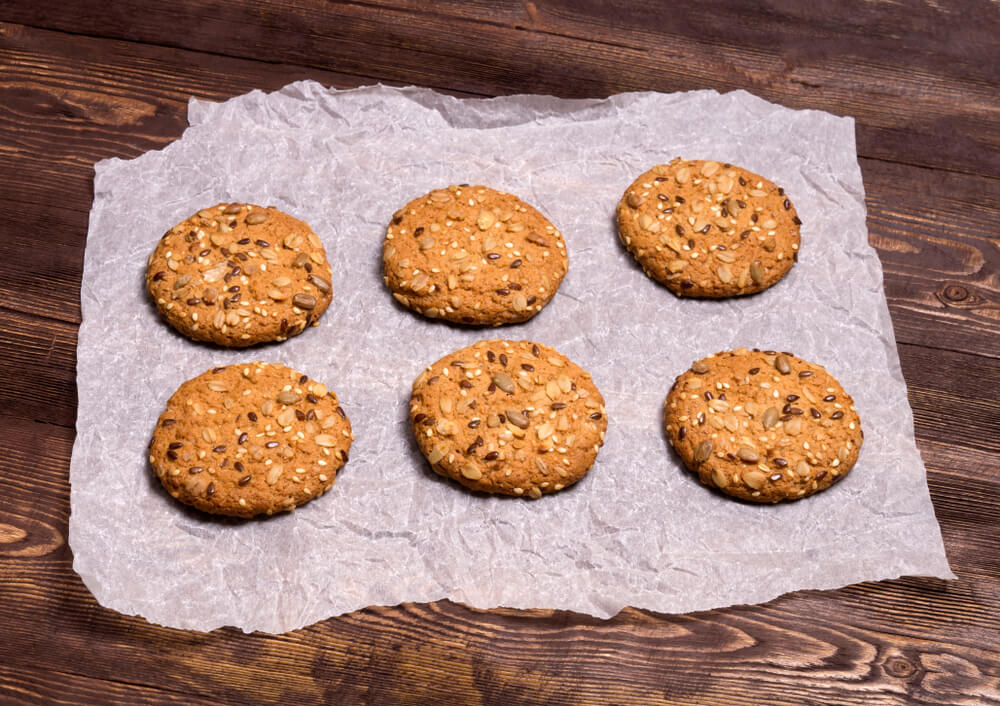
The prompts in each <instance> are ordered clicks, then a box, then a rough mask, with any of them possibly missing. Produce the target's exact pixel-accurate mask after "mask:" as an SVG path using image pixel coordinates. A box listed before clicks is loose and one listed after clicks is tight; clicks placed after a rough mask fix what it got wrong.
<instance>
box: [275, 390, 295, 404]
mask: <svg viewBox="0 0 1000 706" xmlns="http://www.w3.org/2000/svg"><path fill="white" fill-rule="evenodd" d="M298 401H299V396H298V395H297V394H295V393H294V392H292V391H291V390H282V391H281V392H279V393H278V402H280V403H281V404H295V403H296V402H298Z"/></svg>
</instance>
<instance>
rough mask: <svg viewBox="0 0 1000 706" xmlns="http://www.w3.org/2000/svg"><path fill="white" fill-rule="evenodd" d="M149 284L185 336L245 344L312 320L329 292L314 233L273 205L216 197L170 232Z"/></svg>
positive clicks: (277, 337)
mask: <svg viewBox="0 0 1000 706" xmlns="http://www.w3.org/2000/svg"><path fill="white" fill-rule="evenodd" d="M146 288H147V290H148V291H149V294H150V296H151V297H152V298H153V301H154V302H155V303H156V308H157V309H158V310H159V312H160V315H161V316H162V317H163V318H164V319H165V320H166V321H167V323H169V324H170V325H171V326H173V327H174V328H175V329H177V330H178V331H180V332H181V333H183V334H184V335H185V336H187V337H189V338H192V339H194V340H196V341H209V342H212V343H217V344H219V345H220V346H227V347H233V348H242V347H246V346H252V345H254V344H256V343H263V342H265V341H284V340H285V339H287V338H289V337H290V336H294V335H296V334H298V333H301V332H302V331H304V330H305V329H306V328H307V327H308V326H310V325H311V324H315V322H316V321H318V320H319V317H320V316H322V315H323V312H324V311H326V308H327V307H328V306H329V305H330V301H331V300H332V298H333V295H332V292H331V285H330V265H329V264H328V262H327V259H326V251H325V250H324V249H323V243H322V241H321V240H320V239H319V237H318V236H317V235H316V234H315V233H313V231H312V229H311V228H310V227H309V225H308V224H307V223H305V222H303V221H300V220H298V219H297V218H293V217H292V216H290V215H288V214H287V213H283V212H281V211H279V210H278V209H276V208H274V207H273V206H268V207H266V208H264V207H261V206H254V205H253V204H244V203H220V204H217V205H215V206H212V207H211V208H206V209H202V210H201V211H198V213H196V214H194V215H193V216H191V217H190V218H186V219H185V220H183V221H181V222H180V223H178V224H177V225H176V226H174V227H173V228H171V229H170V230H168V231H167V232H166V233H165V234H164V235H163V237H162V238H160V242H159V243H158V244H157V246H156V249H155V250H154V251H153V254H152V255H151V256H150V258H149V262H148V263H147V268H146Z"/></svg>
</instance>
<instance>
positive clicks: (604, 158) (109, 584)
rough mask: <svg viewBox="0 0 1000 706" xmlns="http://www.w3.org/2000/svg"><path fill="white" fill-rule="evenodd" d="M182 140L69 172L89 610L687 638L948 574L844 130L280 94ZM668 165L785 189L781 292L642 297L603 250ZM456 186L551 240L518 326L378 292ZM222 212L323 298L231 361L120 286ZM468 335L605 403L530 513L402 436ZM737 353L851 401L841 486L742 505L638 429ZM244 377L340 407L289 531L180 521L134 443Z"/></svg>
mask: <svg viewBox="0 0 1000 706" xmlns="http://www.w3.org/2000/svg"><path fill="white" fill-rule="evenodd" d="M190 120H191V127H190V128H189V129H188V130H187V131H185V133H184V135H183V137H182V138H181V139H180V140H178V141H176V142H174V143H173V144H171V145H169V146H168V147H166V148H165V149H163V150H160V151H157V152H149V153H147V154H144V155H142V156H141V157H139V158H137V159H133V160H129V161H122V160H118V159H112V160H105V161H102V162H100V163H98V164H97V166H96V179H95V198H94V205H93V210H92V211H91V214H90V230H89V234H88V239H87V248H86V256H85V266H84V277H83V286H82V291H81V299H82V310H83V324H82V326H81V327H80V337H79V349H78V370H77V383H78V388H79V416H78V420H77V438H76V443H75V445H74V447H73V457H72V464H71V470H70V480H71V484H72V496H71V498H72V500H71V501H72V515H71V517H70V544H71V546H72V548H73V552H74V557H75V558H74V568H75V569H76V571H77V572H78V573H79V574H80V576H81V577H82V578H83V580H84V582H85V583H86V585H87V586H88V587H89V588H90V590H91V591H93V593H94V595H95V596H96V597H97V599H98V601H100V603H101V604H102V605H104V606H107V607H109V608H113V609H115V610H118V611H120V612H123V613H128V614H136V615H141V616H144V617H145V618H147V619H148V620H150V621H152V622H155V623H160V624H163V625H168V626H174V627H181V628H192V629H197V630H211V629H213V628H216V627H219V626H223V625H232V626H237V627H239V628H242V629H243V630H245V631H254V630H260V631H265V632H275V633H277V632H283V631H287V630H292V629H294V628H298V627H301V626H305V625H309V624H310V623H314V622H316V621H319V620H323V619H324V618H328V617H330V616H335V615H339V614H341V613H344V612H347V611H352V610H357V609H359V608H363V607H365V606H370V605H394V604H397V603H400V602H403V601H434V600H437V599H441V598H450V599H452V600H454V601H460V602H463V603H467V604H469V605H472V606H475V607H479V608H490V607H494V606H507V607H513V608H559V609H568V610H574V611H580V612H584V613H589V614H591V615H595V616H598V617H608V616H612V615H614V614H615V613H617V612H618V611H619V610H620V609H621V608H622V607H624V606H635V607H639V608H646V609H650V610H655V611H661V612H686V611H694V610H703V609H709V608H715V607H719V606H725V605H730V604H733V603H755V602H760V601H766V600H769V599H771V598H773V597H775V596H778V595H780V594H782V593H785V592H788V591H793V590H796V589H824V588H832V587H838V586H843V585H845V584H850V583H855V582H859V581H868V580H877V579H884V578H892V577H897V576H900V575H927V576H939V577H943V578H954V576H953V574H952V573H951V571H950V570H949V568H948V564H947V561H946V558H945V554H944V548H943V545H942V541H941V535H940V531H939V528H938V525H937V522H936V520H935V517H934V510H933V508H932V506H931V501H930V497H929V495H928V491H927V484H926V480H925V470H924V466H923V463H922V462H921V459H920V455H919V453H918V451H917V448H916V446H915V444H914V436H913V422H912V414H911V411H910V407H909V405H908V403H907V398H906V388H905V385H904V382H903V378H902V375H901V373H900V366H899V360H898V357H897V353H896V346H895V341H894V338H893V330H892V324H891V322H890V319H889V312H888V308H887V306H886V301H885V297H884V295H883V291H882V270H881V267H880V264H879V260H878V257H877V255H876V253H875V251H874V250H873V249H872V248H871V247H869V245H868V237H867V231H866V227H865V205H864V188H863V185H862V181H861V172H860V170H859V167H858V162H857V156H856V153H855V144H854V123H853V121H852V120H851V119H850V118H840V117H835V116H833V115H829V114H827V113H822V112H816V111H797V110H789V109H787V108H783V107H781V106H778V105H773V104H771V103H767V102H765V101H763V100H761V99H759V98H756V97H754V96H752V95H750V94H749V93H746V92H743V91H736V92H733V93H728V94H725V95H719V94H718V93H715V92H714V91H696V92H691V93H678V94H666V95H665V94H657V93H629V94H622V95H617V96H613V97H612V98H609V99H607V100H560V99H556V98H550V97H544V96H511V97H505V98H495V99H489V100H478V99H470V100H460V99H456V98H451V97H447V96H443V95H439V94H437V93H434V92H433V91H430V90H426V89H418V88H409V89H395V88H387V87H384V86H372V87H366V88H360V89H356V90H350V91H336V90H330V89H326V88H323V87H322V86H320V85H319V84H316V83H312V82H302V83H294V84H291V85H289V86H287V87H285V88H284V89H282V90H281V91H278V92H277V93H273V94H270V95H266V94H264V93H261V92H258V91H254V92H252V93H250V94H247V95H245V96H241V97H239V98H235V99H233V100H230V101H228V102H226V103H223V104H212V103H206V102H201V101H196V100H193V101H192V102H191V105H190ZM676 156H684V157H689V158H704V159H715V160H720V161H727V162H732V163H735V164H739V165H742V166H745V167H747V168H748V169H750V170H752V171H754V172H757V173H760V174H763V175H765V176H766V177H768V178H769V179H772V180H773V181H775V182H777V183H778V184H781V185H783V186H784V187H785V189H786V190H787V192H788V194H789V195H790V197H791V198H792V200H793V201H794V202H795V205H796V207H797V209H798V212H799V214H800V215H801V217H802V219H803V221H804V223H805V224H804V226H803V229H802V251H801V257H800V259H799V263H798V264H797V265H796V266H795V267H794V268H793V269H792V271H791V273H790V274H789V275H788V276H787V277H786V278H785V279H784V281H782V282H781V283H779V284H778V285H777V286H775V287H773V288H772V289H770V290H768V291H766V292H764V293H762V294H760V295H757V296H754V297H749V298H742V299H730V300H725V301H687V300H680V299H677V298H676V297H674V295H672V294H670V293H669V292H668V291H667V290H666V289H664V288H663V287H661V286H659V285H657V284H655V283H654V282H652V281H651V280H649V279H647V278H646V276H645V275H643V273H642V272H641V271H640V269H639V268H638V266H637V265H636V264H635V262H634V261H633V259H632V257H631V256H630V255H629V254H628V253H626V252H625V251H624V250H623V249H622V247H621V246H620V244H619V242H618V239H617V237H616V234H615V229H614V216H613V214H614V209H615V205H616V203H617V202H618V199H619V198H620V196H621V194H622V192H623V190H624V189H625V188H626V187H627V186H628V185H629V184H630V183H631V181H632V180H633V179H634V178H635V176H636V175H637V174H639V173H640V172H642V171H644V170H645V169H647V168H648V167H649V166H651V165H653V164H656V163H660V162H666V161H668V160H670V159H671V158H673V157H676ZM462 182H471V183H483V184H488V185H492V186H493V187H495V188H498V189H501V190H504V191H510V192H513V193H516V194H518V195H520V196H521V197H522V198H524V199H525V200H526V201H528V202H530V203H532V204H534V205H535V206H537V207H538V208H539V209H541V211H542V212H543V213H545V214H546V215H547V216H548V217H549V218H550V220H552V222H553V223H555V224H556V225H557V227H559V228H560V229H561V230H562V232H563V233H564V235H565V238H566V243H567V248H568V252H569V257H570V270H569V274H568V275H567V277H566V279H565V280H564V282H563V284H562V287H561V288H560V290H559V292H558V294H557V296H556V297H555V298H554V299H553V301H552V302H551V303H550V304H549V305H548V306H547V307H546V308H545V309H544V310H543V311H542V313H541V314H539V315H538V316H536V317H535V318H534V319H532V320H531V321H530V322H528V323H525V324H521V325H515V326H505V327H503V328H500V329H489V328H486V329H472V328H459V327H455V326H451V325H447V324H443V323H435V322H431V321H428V320H425V319H422V318H420V317H418V316H416V315H414V314H412V313H411V312H409V311H408V310H405V309H403V308H401V307H399V306H398V305H397V304H396V303H395V302H394V300H393V299H392V297H391V296H390V295H389V293H388V291H387V290H386V288H385V286H384V285H383V283H382V275H381V249H382V238H383V234H384V230H385V226H386V224H387V222H388V220H389V218H390V217H391V214H392V213H393V212H394V211H395V210H396V209H397V208H398V207H399V206H400V205H402V204H403V203H405V202H406V201H408V200H409V199H411V198H413V197H415V196H418V195H420V194H422V193H424V192H426V191H428V190H430V189H433V188H436V187H440V186H444V185H447V184H451V183H462ZM227 200H239V201H250V202H254V203H258V204H273V205H275V206H277V207H279V208H281V209H283V210H285V211H288V212H289V213H292V214H294V215H296V216H298V217H300V218H303V219H305V220H306V221H308V222H309V223H310V224H311V225H312V226H313V228H314V230H315V231H316V232H317V233H318V234H319V235H320V237H321V238H322V239H323V241H324V242H325V244H326V249H327V252H328V253H329V255H330V259H331V261H332V263H333V286H334V294H335V298H334V301H333V304H332V306H331V307H330V309H329V311H327V313H326V315H325V316H324V317H323V319H322V325H321V326H320V327H318V328H315V329H310V330H309V331H307V332H306V333H305V334H303V335H301V336H298V337H296V338H294V339H292V340H291V341H288V342H286V343H282V344H280V345H267V346H261V347H257V348H255V349H251V350H247V351H234V350H223V349H220V348H216V347H212V346H207V345H200V344H195V343H192V342H190V341H188V340H186V339H184V338H182V337H181V336H179V335H177V334H175V333H174V332H172V330H170V329H169V328H168V327H167V326H166V325H165V324H164V323H163V322H162V321H161V320H160V319H159V317H158V316H157V314H156V311H155V310H154V308H153V307H152V305H151V304H150V303H149V301H148V299H147V297H146V295H145V292H144V289H143V273H144V268H145V261H146V258H147V256H148V255H149V253H150V252H151V251H152V250H153V247H154V246H155V245H156V242H157V239H158V238H159V236H160V235H161V234H162V233H163V232H164V231H165V230H166V229H167V228H169V227H170V226H172V225H173V224H174V223H176V222H178V221H180V220H182V219H183V218H185V217H187V216H188V215H190V214H191V213H193V212H195V211H197V210H198V209H200V208H202V207H204V206H206V205H209V204H214V203H216V202H219V201H227ZM495 337H506V338H514V339H521V338H526V339H531V340H534V341H539V342H541V343H545V344H548V345H551V346H554V347H555V348H557V349H558V350H560V351H562V352H563V353H565V354H566V355H568V356H569V357H570V358H572V359H573V360H574V361H576V362H577V363H579V364H580V365H581V366H583V367H584V368H585V369H587V370H589V371H591V373H592V374H593V377H594V381H595V382H596V384H597V385H598V387H599V388H600V390H601V392H602V393H603V395H604V397H605V399H606V400H607V409H608V416H609V420H610V421H609V427H608V433H607V443H606V444H605V446H604V448H603V450H602V451H601V452H600V455H599V456H598V459H597V463H596V465H595V466H594V468H593V469H592V470H591V472H590V474H589V475H588V476H587V477H586V478H585V479H584V480H583V481H581V482H580V483H579V484H578V485H577V486H575V487H573V488H572V489H571V490H568V491H565V492H562V493H559V494H556V495H553V496H547V497H545V498H543V499H541V500H538V501H530V502H526V501H512V500H510V499H504V498H496V497H487V496H483V495H477V494H472V493H470V492H468V491H466V490H464V489H463V488H461V487H460V486H458V485H456V484H454V483H452V482H449V481H445V480H443V479H440V478H438V477H437V476H435V475H434V474H433V473H432V472H431V471H430V470H429V468H428V466H427V464H426V463H425V462H424V460H423V458H422V457H421V455H420V454H419V452H418V451H417V449H416V447H415V445H414V443H413V441H412V439H411V437H410V433H409V429H408V425H407V400H408V398H409V392H410V384H411V382H412V381H413V379H414V378H415V377H416V375H417V374H418V373H419V372H420V370H421V369H422V368H423V367H424V366H425V365H427V364H429V363H431V362H433V361H435V360H437V359H438V358H439V357H441V356H443V355H445V354H447V353H448V352H450V351H452V350H454V349H456V348H459V347H461V346H466V345H468V344H470V343H472V342H473V341H475V340H477V339H480V338H495ZM739 346H751V347H752V346H757V347H762V348H773V349H778V350H789V351H792V352H794V353H796V354H797V355H799V356H802V357H804V358H806V359H808V360H812V361H816V362H818V363H821V364H822V365H824V366H826V368H827V369H828V370H830V371H831V372H832V373H833V374H834V375H835V376H836V377H838V378H839V379H840V381H841V382H842V383H843V385H844V387H845V388H846V389H847V390H848V392H850V393H851V394H852V395H853V396H854V398H855V400H856V401H857V407H858V411H859V412H860V414H861V418H862V420H863V424H864V429H865V432H866V439H865V444H864V448H863V451H862V454H861V459H860V461H859V463H858V465H857V466H856V468H855V470H854V471H853V472H852V473H851V474H850V475H849V476H848V477H847V478H846V479H845V480H844V481H843V482H841V483H840V484H838V485H837V486H835V487H834V488H832V489H830V490H829V491H826V492H824V493H821V494H819V495H817V496H815V497H812V498H809V499H806V500H803V501H801V502H796V503H790V504H783V505H778V506H761V507H758V506H753V505H748V504H744V503H739V502H733V501H731V500H728V499H726V498H725V497H723V496H721V495H719V494H716V493H713V492H710V491H708V490H707V489H705V488H704V487H702V486H700V485H699V484H698V482H697V480H696V479H695V478H694V477H693V476H692V475H691V474H690V473H688V472H686V471H685V470H683V468H682V467H681V466H680V464H679V462H678V461H677V459H676V457H675V456H673V454H672V453H671V452H670V451H669V450H668V446H667V442H666V440H665V438H664V435H663V432H662V431H661V429H662V404H663V400H664V397H665V396H666V394H667V390H668V389H669V387H670V385H671V382H672V381H673V379H674V377H675V376H676V375H678V374H679V373H680V372H682V371H683V370H684V369H685V368H686V367H687V366H688V365H689V364H690V363H691V362H692V361H693V360H694V359H696V358H700V357H702V356H704V355H706V354H708V353H711V352H715V351H720V350H725V349H731V348H735V347H739ZM255 359H260V360H267V361H281V362H284V363H287V364H288V365H290V366H292V367H294V368H296V369H298V370H301V371H303V372H306V373H308V374H309V375H310V376H312V377H314V378H317V379H319V380H321V381H324V382H326V383H327V384H328V385H329V386H330V387H331V388H332V389H333V390H335V391H336V392H337V394H338V395H339V396H340V398H341V400H342V403H343V406H344V408H345V409H346V410H347V412H348V414H349V416H350V418H351V421H352V423H353V425H354V430H355V435H356V441H355V442H354V446H353V448H352V450H351V460H350V462H349V463H348V464H347V466H346V468H345V469H344V471H343V473H342V475H341V476H340V478H339V479H338V481H337V484H336V485H335V486H334V488H333V489H332V490H331V491H330V492H329V493H328V494H327V495H325V496H324V497H322V498H320V499H318V500H316V501H314V502H312V503H309V504H308V505H306V506H304V507H302V508H300V509H298V510H296V511H294V512H293V513H290V514H283V515H279V516H276V517H273V518H271V519H268V520H261V521H249V522H247V521H234V520H227V519H218V518H213V517H210V516H206V515H202V514H200V513H198V512H196V511H193V510H190V509H188V508H186V507H185V506H182V505H180V504H178V503H177V502H175V501H174V500H172V499H171V498H170V497H169V496H167V495H166V494H165V493H164V492H163V491H162V490H161V489H160V488H159V487H158V482H157V481H156V480H155V478H154V477H153V475H152V472H151V470H150V468H149V466H148V464H147V461H146V446H147V444H148V442H149V440H150V437H151V434H152V432H153V426H154V423H155V420H156V418H157V415H158V414H159V413H160V411H161V410H162V409H163V407H164V405H165V403H166V401H167V398H168V397H169V396H170V395H171V394H172V393H173V391H174V390H175V389H176V387H177V386H178V385H179V384H180V383H181V382H183V381H184V380H186V379H188V378H190V377H192V376H194V375H197V374H199V373H201V372H202V371H204V370H205V369H207V368H209V367H212V366H214V365H219V364H226V363H235V362H240V361H246V360H255Z"/></svg>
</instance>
